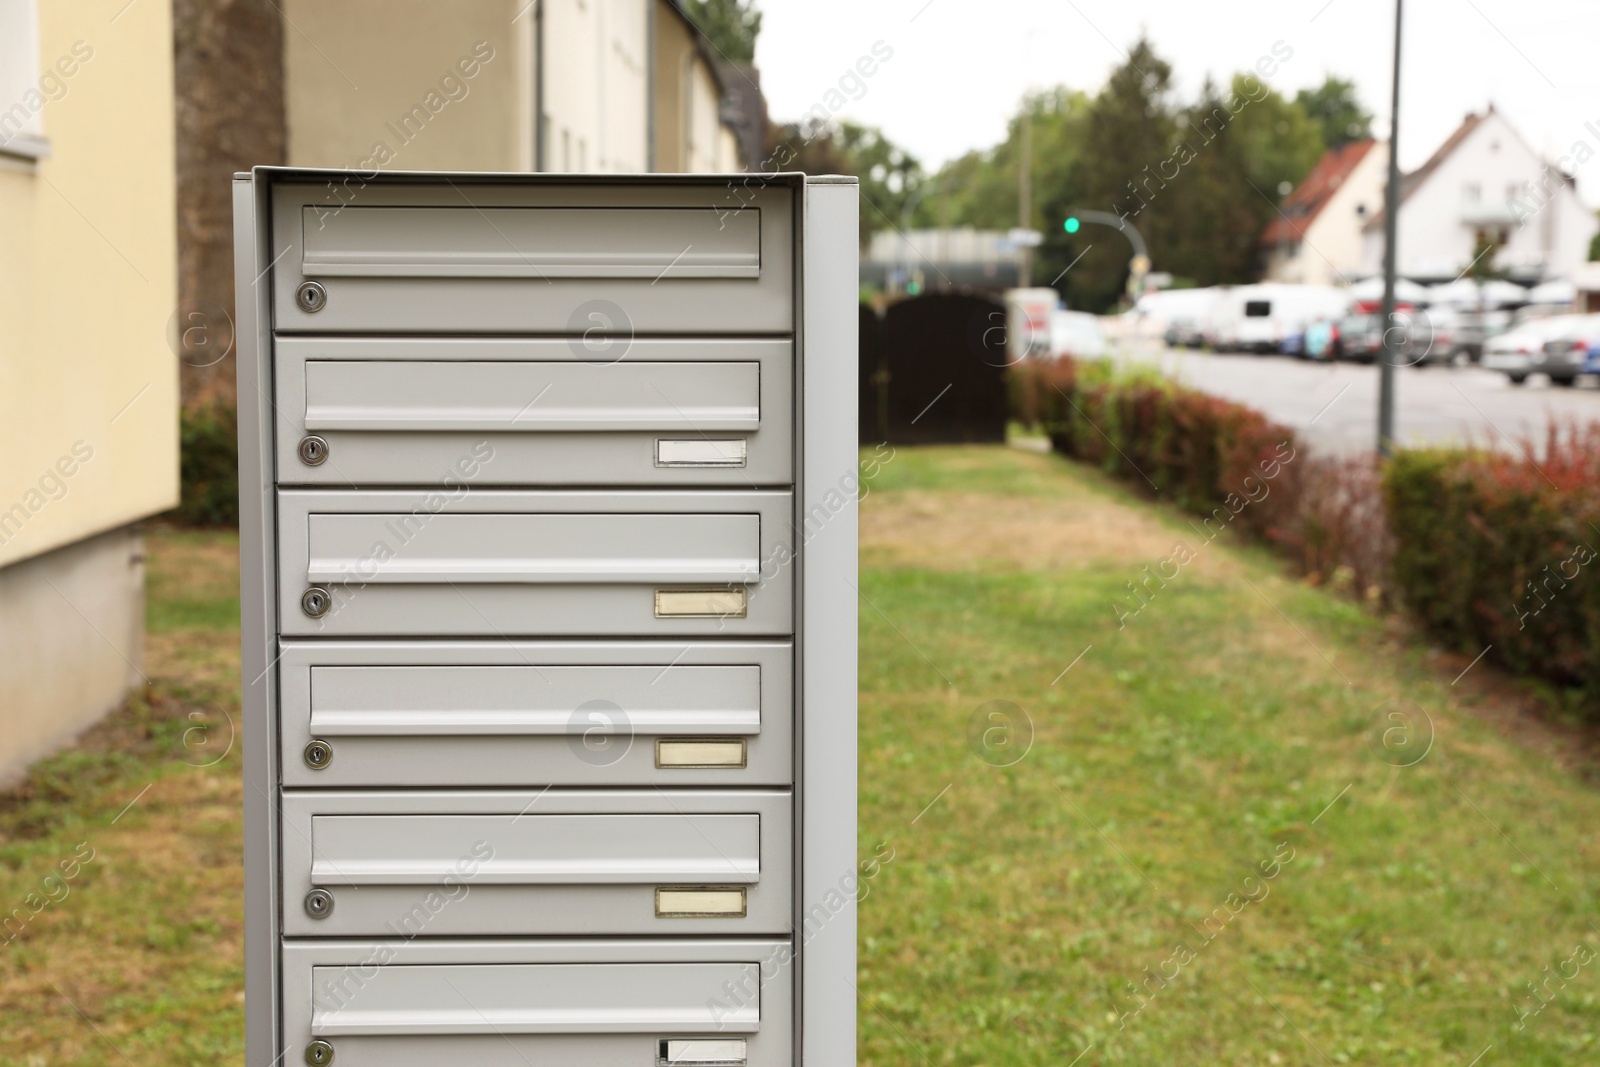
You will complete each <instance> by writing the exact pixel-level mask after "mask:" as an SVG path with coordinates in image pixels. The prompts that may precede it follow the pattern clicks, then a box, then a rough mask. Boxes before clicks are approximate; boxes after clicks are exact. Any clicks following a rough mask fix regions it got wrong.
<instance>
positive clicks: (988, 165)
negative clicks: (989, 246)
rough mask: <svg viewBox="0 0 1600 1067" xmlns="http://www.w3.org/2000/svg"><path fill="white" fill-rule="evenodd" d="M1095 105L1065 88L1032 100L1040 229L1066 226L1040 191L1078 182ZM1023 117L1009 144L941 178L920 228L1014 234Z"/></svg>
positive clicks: (974, 156)
mask: <svg viewBox="0 0 1600 1067" xmlns="http://www.w3.org/2000/svg"><path fill="white" fill-rule="evenodd" d="M1090 104H1091V100H1090V98H1089V96H1088V95H1087V94H1086V93H1083V92H1079V91H1076V90H1069V89H1066V88H1064V87H1062V88H1057V89H1052V90H1049V91H1046V92H1043V93H1038V94H1036V95H1034V96H1031V97H1029V98H1028V103H1027V109H1028V112H1027V113H1028V121H1029V124H1030V132H1029V136H1030V138H1031V140H1032V143H1033V167H1032V170H1033V182H1034V189H1035V190H1036V191H1035V194H1034V199H1033V205H1034V211H1033V214H1034V218H1033V220H1032V222H1031V225H1032V226H1034V227H1035V228H1040V229H1043V228H1048V227H1049V226H1050V225H1056V226H1059V225H1061V220H1060V219H1056V220H1054V222H1053V223H1052V221H1051V220H1050V219H1049V218H1047V217H1046V205H1045V204H1043V203H1041V200H1040V196H1039V194H1038V190H1055V189H1060V188H1062V187H1063V186H1065V185H1067V184H1068V183H1070V182H1071V181H1072V177H1073V170H1074V168H1075V167H1076V166H1077V165H1078V162H1079V160H1080V159H1081V158H1082V155H1083V145H1084V134H1085V132H1086V130H1087V128H1088V121H1089V110H1090ZM1021 144H1022V117H1021V116H1020V115H1019V116H1016V117H1014V118H1013V119H1012V120H1011V122H1010V124H1009V125H1008V127H1007V130H1006V139H1005V140H1004V141H1002V142H1000V143H999V144H998V145H996V146H995V147H993V148H991V149H989V150H988V151H986V152H968V153H967V154H966V155H964V156H962V157H960V158H959V159H956V160H953V161H952V162H951V163H949V164H948V165H947V166H945V168H944V169H943V170H941V171H940V172H939V175H938V177H937V178H935V179H931V180H930V181H929V182H928V186H927V188H928V189H929V192H928V194H927V197H926V198H925V199H924V200H923V201H922V204H921V206H920V207H919V208H918V210H917V214H916V225H918V226H972V227H974V228H976V229H980V230H1008V229H1010V228H1011V227H1013V226H1015V225H1017V224H1018V216H1017V165H1018V163H1019V161H1020V159H1021Z"/></svg>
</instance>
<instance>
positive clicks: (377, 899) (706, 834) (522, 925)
mask: <svg viewBox="0 0 1600 1067" xmlns="http://www.w3.org/2000/svg"><path fill="white" fill-rule="evenodd" d="M283 819H284V834H283V861H282V862H283V882H284V894H285V905H284V914H283V930H284V933H285V935H286V936H295V937H344V936H361V935H366V936H381V935H388V934H394V935H396V936H402V937H449V936H472V935H491V934H492V935H496V936H520V935H530V936H531V935H540V934H649V935H655V936H661V935H684V934H725V935H739V934H751V933H760V934H785V935H786V934H787V933H788V931H789V917H790V914H791V908H792V904H791V901H792V896H791V892H790V886H791V874H790V872H791V866H790V860H791V848H792V837H791V835H790V833H789V827H790V819H791V808H790V797H789V794H788V793H787V792H780V791H773V790H740V791H737V792H735V791H705V790H696V791H689V790H685V791H681V792H679V791H673V792H667V791H665V790H659V789H658V790H636V791H625V790H607V791H599V790H571V791H556V790H547V791H535V792H513V791H494V792H485V791H476V792H459V791H456V792H429V793H414V792H409V791H406V792H402V791H395V790H388V791H383V792H363V793H352V792H299V791H295V792H286V793H285V794H284V797H283ZM680 886H728V887H742V888H744V889H745V890H746V914H745V915H744V916H742V917H716V918H661V917H658V916H657V915H656V904H655V891H656V890H657V889H663V888H674V887H680ZM313 888H322V889H325V890H327V891H329V892H331V893H332V894H333V897H334V900H335V906H334V908H333V911H332V913H331V914H329V915H328V916H327V917H325V918H321V919H313V918H312V917H311V916H310V915H309V914H307V912H306V911H305V909H304V908H303V907H299V906H297V902H299V901H302V900H303V899H304V898H305V895H306V894H307V893H309V892H310V891H311V890H312V889H313Z"/></svg>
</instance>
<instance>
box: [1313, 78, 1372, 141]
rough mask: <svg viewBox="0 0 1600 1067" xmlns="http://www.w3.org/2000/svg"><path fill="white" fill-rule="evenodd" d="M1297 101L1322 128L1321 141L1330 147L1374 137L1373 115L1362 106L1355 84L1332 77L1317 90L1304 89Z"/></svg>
mask: <svg viewBox="0 0 1600 1067" xmlns="http://www.w3.org/2000/svg"><path fill="white" fill-rule="evenodd" d="M1294 99H1295V103H1297V104H1299V105H1300V106H1301V107H1302V108H1304V109H1305V112H1306V114H1307V115H1309V116H1310V117H1311V119H1312V121H1314V122H1316V123H1317V125H1318V126H1320V127H1322V139H1323V140H1324V141H1325V142H1326V143H1327V144H1328V145H1330V146H1332V145H1339V144H1344V143H1346V142H1348V141H1364V140H1366V139H1367V138H1369V137H1371V136H1372V112H1370V111H1368V110H1367V109H1366V108H1365V107H1362V106H1361V98H1360V97H1359V96H1357V95H1356V83H1355V82H1353V81H1349V80H1347V79H1344V78H1336V77H1334V76H1333V75H1331V74H1330V75H1328V77H1327V79H1326V80H1325V81H1324V82H1323V83H1322V84H1321V85H1319V86H1317V88H1315V89H1301V90H1300V92H1299V93H1297V94H1296V95H1295V98H1294Z"/></svg>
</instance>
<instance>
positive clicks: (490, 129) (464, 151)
mask: <svg viewBox="0 0 1600 1067" xmlns="http://www.w3.org/2000/svg"><path fill="white" fill-rule="evenodd" d="M280 2H281V5H282V7H283V10H284V14H285V15H286V17H287V18H288V20H289V23H290V27H289V29H288V30H286V31H285V33H284V38H283V51H284V57H283V65H284V79H283V83H284V93H285V104H286V111H287V116H288V127H289V153H288V154H289V164H290V165H291V166H296V167H349V166H356V167H361V168H363V169H367V168H370V167H373V166H377V167H381V168H382V169H384V170H526V169H529V168H530V167H531V148H530V145H531V134H530V131H531V129H532V126H533V101H532V99H531V98H530V97H529V94H528V93H527V91H526V87H527V85H528V81H529V78H530V74H531V71H530V69H529V67H528V57H527V55H526V46H527V42H528V41H529V40H530V38H531V34H530V33H529V27H530V25H531V22H532V20H533V11H532V9H531V5H528V3H527V0H450V2H449V3H438V2H436V0H337V2H334V0H280ZM524 8H527V10H524ZM519 12H522V14H521V15H520V16H519V15H518V13H519ZM513 19H515V20H516V21H515V22H513ZM480 42H481V44H480ZM463 62H465V63H466V64H467V69H468V70H474V69H475V73H474V74H473V75H472V76H470V77H468V76H467V75H466V74H464V73H463V71H462V70H461V69H459V67H458V64H461V63H463ZM414 108H420V109H422V114H421V116H416V117H413V119H412V122H411V124H410V126H409V127H404V128H403V127H402V121H403V120H404V119H405V118H406V116H408V115H413V109H414Z"/></svg>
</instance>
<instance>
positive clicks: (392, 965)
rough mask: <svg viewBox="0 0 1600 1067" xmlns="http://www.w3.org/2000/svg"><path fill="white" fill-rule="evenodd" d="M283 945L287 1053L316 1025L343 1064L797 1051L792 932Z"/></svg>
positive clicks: (496, 1066) (496, 1064)
mask: <svg viewBox="0 0 1600 1067" xmlns="http://www.w3.org/2000/svg"><path fill="white" fill-rule="evenodd" d="M283 956H284V972H285V973H284V999H285V1009H284V1021H283V1044H284V1049H285V1050H286V1053H287V1056H286V1059H285V1061H284V1062H289V1061H290V1060H293V1061H294V1062H299V1060H300V1058H301V1056H302V1055H303V1050H304V1048H305V1046H306V1044H307V1043H308V1042H309V1041H310V1040H312V1038H313V1036H319V1037H321V1038H322V1039H324V1040H326V1041H328V1042H329V1043H330V1044H331V1045H332V1046H333V1048H334V1052H335V1059H336V1062H337V1064H338V1067H439V1065H440V1064H457V1063H459V1064H471V1065H472V1067H528V1065H529V1064H539V1065H540V1067H653V1065H654V1064H655V1062H656V1055H657V1053H658V1051H659V1047H660V1042H661V1041H662V1040H663V1039H665V1038H671V1037H685V1036H697V1037H708V1038H719V1039H722V1040H729V1039H743V1040H744V1041H745V1042H746V1050H747V1054H748V1057H749V1058H748V1064H749V1067H792V1064H793V1062H794V1058H793V1029H792V1018H791V1014H790V1008H789V1005H790V1003H791V998H792V988H793V987H792V980H793V974H792V963H791V962H790V957H791V953H790V948H789V946H788V945H787V944H786V943H785V942H779V941H750V940H736V939H719V940H715V941H711V940H691V939H676V940H655V941H643V940H625V939H609V940H603V941H567V940H549V941H538V942H530V941H428V940H426V939H417V940H412V941H406V940H404V939H390V940H386V941H382V942H361V941H326V942H300V943H296V942H286V943H285V944H284V947H283ZM387 1030H395V1031H402V1032H400V1033H395V1034H385V1033H384V1031H387ZM252 1067H253V1065H252Z"/></svg>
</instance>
